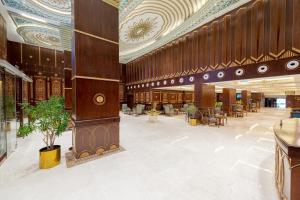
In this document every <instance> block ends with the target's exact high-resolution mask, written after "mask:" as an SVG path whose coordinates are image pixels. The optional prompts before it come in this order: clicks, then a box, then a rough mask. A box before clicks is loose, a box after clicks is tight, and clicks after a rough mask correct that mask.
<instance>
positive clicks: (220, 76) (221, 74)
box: [217, 72, 225, 79]
mask: <svg viewBox="0 0 300 200" xmlns="http://www.w3.org/2000/svg"><path fill="white" fill-rule="evenodd" d="M217 76H218V78H219V79H221V78H224V76H225V73H224V72H218V74H217Z"/></svg>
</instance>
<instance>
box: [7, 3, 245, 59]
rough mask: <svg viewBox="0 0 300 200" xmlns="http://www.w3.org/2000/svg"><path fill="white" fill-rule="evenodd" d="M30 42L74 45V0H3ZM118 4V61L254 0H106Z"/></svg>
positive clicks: (59, 46) (58, 46)
mask: <svg viewBox="0 0 300 200" xmlns="http://www.w3.org/2000/svg"><path fill="white" fill-rule="evenodd" d="M1 1H2V3H3V5H4V6H5V8H6V10H7V12H8V14H9V15H10V17H11V19H12V20H13V22H14V24H15V26H16V28H15V29H16V32H17V33H18V34H19V35H20V36H21V37H22V38H23V39H24V41H25V42H26V43H30V44H34V45H39V46H45V47H47V48H54V49H59V50H71V37H72V26H71V0H1ZM103 1H104V2H106V3H109V4H111V5H113V6H117V5H119V22H120V24H119V32H120V33H119V35H120V39H119V44H120V62H121V63H127V62H129V61H131V60H133V59H136V58H138V57H140V56H142V55H144V54H147V53H149V52H150V51H152V50H155V49H157V48H159V47H161V46H163V45H165V44H166V43H168V42H170V41H172V40H174V39H176V38H178V37H180V36H182V35H184V34H185V33H187V32H190V31H192V30H194V29H195V28H197V27H199V26H201V25H203V24H205V23H207V22H209V21H211V20H213V19H214V18H216V17H218V16H221V15H223V14H224V13H226V12H228V11H230V10H232V9H234V8H236V7H238V6H241V5H242V4H244V3H247V2H249V1H250V0H103Z"/></svg>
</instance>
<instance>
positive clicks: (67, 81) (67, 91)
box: [64, 51, 72, 112]
mask: <svg viewBox="0 0 300 200" xmlns="http://www.w3.org/2000/svg"><path fill="white" fill-rule="evenodd" d="M64 60H65V63H64V97H65V109H66V110H67V111H70V112H71V110H72V64H71V52H69V51H65V52H64Z"/></svg>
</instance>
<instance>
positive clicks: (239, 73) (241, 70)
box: [235, 68, 245, 76]
mask: <svg viewBox="0 0 300 200" xmlns="http://www.w3.org/2000/svg"><path fill="white" fill-rule="evenodd" d="M244 73H245V71H244V69H242V68H239V69H237V70H235V75H237V76H243V75H244Z"/></svg>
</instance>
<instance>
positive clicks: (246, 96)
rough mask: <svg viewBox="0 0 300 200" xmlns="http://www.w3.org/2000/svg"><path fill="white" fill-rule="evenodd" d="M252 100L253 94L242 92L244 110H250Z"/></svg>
mask: <svg viewBox="0 0 300 200" xmlns="http://www.w3.org/2000/svg"><path fill="white" fill-rule="evenodd" d="M250 99H251V92H250V91H247V90H243V91H242V105H243V108H244V110H247V111H248V110H249V101H250Z"/></svg>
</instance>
